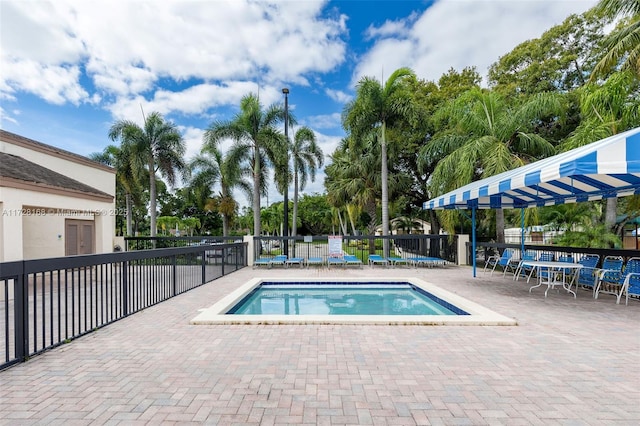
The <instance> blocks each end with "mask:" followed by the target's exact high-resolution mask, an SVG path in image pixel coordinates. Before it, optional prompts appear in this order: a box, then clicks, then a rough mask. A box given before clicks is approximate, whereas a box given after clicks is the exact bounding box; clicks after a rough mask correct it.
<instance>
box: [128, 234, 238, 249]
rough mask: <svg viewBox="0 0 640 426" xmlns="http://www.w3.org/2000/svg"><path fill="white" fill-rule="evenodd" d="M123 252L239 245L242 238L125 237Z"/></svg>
mask: <svg viewBox="0 0 640 426" xmlns="http://www.w3.org/2000/svg"><path fill="white" fill-rule="evenodd" d="M124 241H125V245H126V247H123V249H125V250H152V249H157V248H169V247H189V246H193V245H202V244H230V243H241V242H242V237H213V236H197V237H125V238H124Z"/></svg>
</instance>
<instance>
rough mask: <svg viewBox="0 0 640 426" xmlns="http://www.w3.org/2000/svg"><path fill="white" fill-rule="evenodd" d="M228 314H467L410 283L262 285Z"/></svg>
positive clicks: (264, 283) (268, 283)
mask: <svg viewBox="0 0 640 426" xmlns="http://www.w3.org/2000/svg"><path fill="white" fill-rule="evenodd" d="M227 314H235V315H469V314H468V313H467V312H465V311H463V310H461V309H459V308H457V307H456V306H453V305H452V304H450V303H448V302H446V301H444V300H442V299H440V298H438V297H436V296H434V295H432V294H430V293H428V292H426V291H424V290H422V289H421V288H418V287H416V286H414V285H412V284H410V283H403V282H400V283H382V284H381V283H335V282H331V283H286V284H284V283H271V282H263V283H262V284H261V285H260V286H258V287H256V288H255V289H254V290H253V291H252V292H251V293H249V294H248V295H247V296H245V297H244V298H243V299H242V300H241V301H240V302H238V303H237V304H236V305H235V306H234V307H233V308H232V309H230V310H229V311H228V312H227Z"/></svg>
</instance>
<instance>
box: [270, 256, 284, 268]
mask: <svg viewBox="0 0 640 426" xmlns="http://www.w3.org/2000/svg"><path fill="white" fill-rule="evenodd" d="M286 262H287V255H285V254H279V255H277V256H274V257H272V258H271V261H270V262H269V265H270V266H269V267H272V266H274V265H280V266H283V267H284V266H286Z"/></svg>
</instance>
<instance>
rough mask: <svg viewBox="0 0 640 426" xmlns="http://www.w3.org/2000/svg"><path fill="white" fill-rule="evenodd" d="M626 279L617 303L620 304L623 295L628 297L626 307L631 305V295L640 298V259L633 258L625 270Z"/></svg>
mask: <svg viewBox="0 0 640 426" xmlns="http://www.w3.org/2000/svg"><path fill="white" fill-rule="evenodd" d="M624 273H625V278H624V281H623V283H622V288H621V289H620V293H619V294H618V300H617V301H616V303H618V304H620V299H621V298H622V295H623V294H624V295H626V297H625V299H626V301H625V305H628V304H629V295H631V296H636V297H640V258H638V257H632V258H631V259H629V261H628V262H627V266H626V267H625V268H624Z"/></svg>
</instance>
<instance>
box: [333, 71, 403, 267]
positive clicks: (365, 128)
mask: <svg viewBox="0 0 640 426" xmlns="http://www.w3.org/2000/svg"><path fill="white" fill-rule="evenodd" d="M414 78H415V74H414V72H413V71H412V70H411V69H409V68H399V69H397V70H395V71H394V72H393V73H392V74H391V76H390V77H389V79H388V80H387V81H386V82H385V83H384V85H383V84H382V83H381V82H379V81H378V80H376V79H375V78H371V77H364V78H362V79H361V80H360V81H359V82H358V85H357V88H356V97H355V99H354V100H353V101H351V102H349V103H348V104H347V105H346V106H345V109H344V111H343V114H342V116H343V118H342V121H343V126H344V128H345V130H347V132H349V133H351V136H352V139H351V140H352V141H353V142H355V143H361V142H362V139H363V138H364V137H366V136H367V135H368V133H369V132H371V131H372V130H375V131H378V132H379V139H378V142H379V143H380V145H381V148H380V155H381V176H380V177H381V180H380V184H381V203H382V235H389V183H388V168H389V164H388V160H387V134H386V129H387V126H391V125H393V123H394V121H396V120H402V119H407V118H408V117H409V116H410V115H411V114H412V110H411V103H410V102H409V97H408V90H407V86H406V85H404V84H403V82H404V81H405V80H407V79H414ZM384 255H385V256H388V255H389V244H388V241H387V240H385V248H384Z"/></svg>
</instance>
